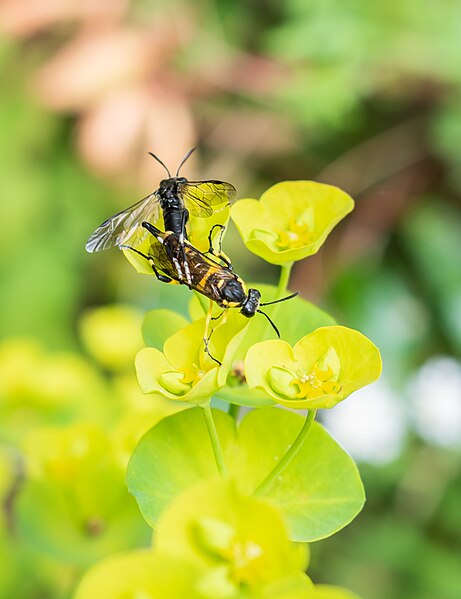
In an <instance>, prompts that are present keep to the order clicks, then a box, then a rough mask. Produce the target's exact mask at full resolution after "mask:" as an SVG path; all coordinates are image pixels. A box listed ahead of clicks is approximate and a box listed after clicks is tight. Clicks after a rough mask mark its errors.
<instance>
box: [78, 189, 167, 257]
mask: <svg viewBox="0 0 461 599" xmlns="http://www.w3.org/2000/svg"><path fill="white" fill-rule="evenodd" d="M159 215H160V203H159V198H158V196H157V192H155V191H154V192H153V193H151V194H149V195H148V196H146V197H145V198H143V199H142V200H140V201H139V202H136V204H133V206H130V207H129V208H126V210H122V212H119V213H118V214H115V216H111V217H110V218H108V219H107V220H106V221H104V222H103V223H102V225H99V227H98V228H97V229H96V231H94V233H92V234H91V235H90V237H89V239H88V241H87V242H86V245H85V249H86V251H87V252H90V253H91V252H100V251H101V250H106V249H107V248H110V247H113V246H114V245H121V244H122V243H124V242H125V241H126V240H127V239H129V238H130V237H131V236H132V235H134V233H135V231H136V229H138V228H139V229H141V224H142V222H143V221H145V220H146V221H148V222H155V221H156V220H157V219H158V217H159Z"/></svg>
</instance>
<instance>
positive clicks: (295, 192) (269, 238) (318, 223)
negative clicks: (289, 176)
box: [231, 181, 354, 264]
mask: <svg viewBox="0 0 461 599" xmlns="http://www.w3.org/2000/svg"><path fill="white" fill-rule="evenodd" d="M353 207H354V201H353V200H352V198H351V197H350V196H349V195H348V194H347V193H346V192H344V191H342V190H341V189H339V188H338V187H334V186H333V185H326V184H325V183H317V182H315V181H284V182H282V183H277V184H276V185H273V186H272V187H270V188H269V189H268V190H267V191H266V192H264V193H263V195H262V196H261V199H260V200H259V201H258V200H254V199H244V200H239V201H238V202H237V203H236V204H235V205H234V206H233V207H232V211H231V216H232V220H233V221H234V223H235V225H236V226H237V229H238V230H239V232H240V235H241V236H242V239H243V241H244V243H245V245H246V247H247V248H248V249H249V250H250V251H252V252H253V253H254V254H256V255H257V256H260V257H261V258H264V260H266V261H267V262H270V263H272V264H287V263H290V262H294V261H296V260H302V259H303V258H306V257H307V256H311V255H312V254H315V253H316V252H317V251H318V250H319V248H320V247H321V245H322V244H323V242H324V241H325V239H326V238H327V236H328V234H329V233H330V231H331V230H332V229H333V227H335V225H337V224H338V223H339V221H340V220H342V219H343V218H344V217H345V216H346V214H348V213H349V212H350V211H351V210H352V209H353Z"/></svg>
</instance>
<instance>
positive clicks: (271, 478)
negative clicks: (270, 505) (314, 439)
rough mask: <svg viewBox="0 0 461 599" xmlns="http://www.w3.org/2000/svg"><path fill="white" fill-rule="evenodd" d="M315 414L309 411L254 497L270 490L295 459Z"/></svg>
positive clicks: (313, 411) (314, 411)
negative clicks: (285, 450)
mask: <svg viewBox="0 0 461 599" xmlns="http://www.w3.org/2000/svg"><path fill="white" fill-rule="evenodd" d="M316 414H317V410H309V412H308V414H307V417H306V420H305V421H304V424H303V426H302V429H301V430H300V431H299V434H298V436H297V437H296V439H295V440H294V442H293V444H292V445H291V447H290V448H289V449H288V451H287V452H286V454H285V455H284V456H283V457H282V459H281V460H280V461H279V463H278V464H277V466H275V468H274V469H273V470H271V471H270V472H269V474H268V475H267V476H266V478H265V479H264V480H263V481H262V483H261V484H260V485H259V487H258V488H257V489H256V491H255V493H254V494H255V495H264V493H266V492H267V491H268V490H269V489H270V487H271V486H272V485H273V484H274V482H275V481H276V480H277V478H278V477H279V476H280V474H281V473H282V472H283V471H284V470H285V468H286V467H287V466H288V464H289V463H290V462H291V460H292V459H293V458H294V457H295V455H296V454H297V453H298V451H299V450H300V449H301V447H302V446H303V444H304V441H305V440H306V438H307V435H308V433H309V430H310V428H311V426H312V423H313V422H314V420H315V415H316Z"/></svg>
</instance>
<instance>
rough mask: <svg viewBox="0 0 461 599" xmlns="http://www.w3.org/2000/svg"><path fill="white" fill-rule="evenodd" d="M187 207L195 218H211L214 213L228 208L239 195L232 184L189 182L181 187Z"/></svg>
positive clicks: (181, 194)
mask: <svg viewBox="0 0 461 599" xmlns="http://www.w3.org/2000/svg"><path fill="white" fill-rule="evenodd" d="M179 193H180V196H181V199H182V200H183V202H184V205H185V207H186V208H187V209H188V210H189V212H190V213H191V214H192V215H193V216H201V217H203V218H205V217H207V216H211V215H212V214H213V211H215V210H220V209H222V208H224V207H225V206H228V205H229V204H230V203H231V202H232V201H233V200H234V199H235V196H236V194H237V191H236V189H235V187H234V186H233V185H231V184H230V183H225V182H224V181H187V182H186V183H181V184H180V185H179Z"/></svg>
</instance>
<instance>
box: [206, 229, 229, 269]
mask: <svg viewBox="0 0 461 599" xmlns="http://www.w3.org/2000/svg"><path fill="white" fill-rule="evenodd" d="M216 228H218V229H221V233H220V235H219V241H218V246H219V249H218V251H216V250H215V249H214V247H213V239H212V237H213V231H214V230H215V229H216ZM225 230H226V227H225V226H224V225H220V224H219V223H218V224H215V225H213V226H212V227H211V229H210V232H209V233H208V251H207V252H205V254H211V255H212V256H215V257H216V258H218V259H219V260H222V262H224V264H225V265H226V266H227V268H228V269H229V270H232V262H231V261H230V259H229V258H228V257H227V256H226V254H225V253H224V252H223V251H222V238H223V235H224V231H225Z"/></svg>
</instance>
